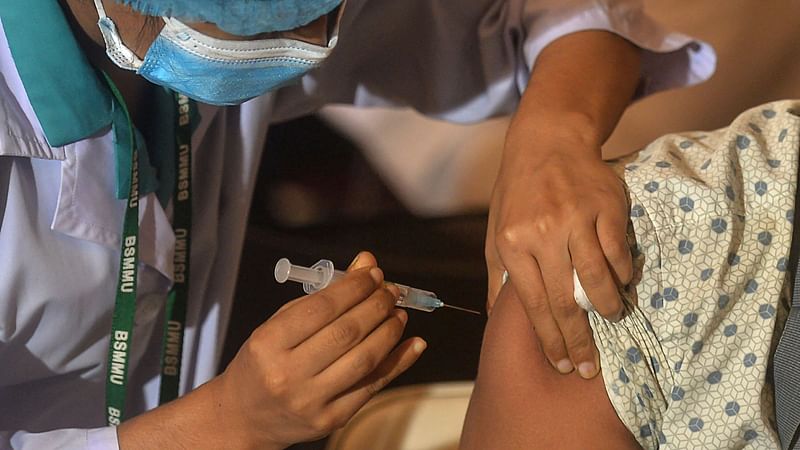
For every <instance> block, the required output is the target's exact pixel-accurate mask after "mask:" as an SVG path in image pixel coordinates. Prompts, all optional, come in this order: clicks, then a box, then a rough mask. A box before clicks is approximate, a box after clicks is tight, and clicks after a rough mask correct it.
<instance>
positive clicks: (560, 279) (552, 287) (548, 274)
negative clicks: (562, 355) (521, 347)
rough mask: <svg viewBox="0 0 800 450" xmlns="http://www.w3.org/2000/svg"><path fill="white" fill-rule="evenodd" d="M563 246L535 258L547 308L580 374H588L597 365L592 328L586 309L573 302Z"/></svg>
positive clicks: (587, 375) (567, 258)
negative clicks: (547, 301) (540, 274)
mask: <svg viewBox="0 0 800 450" xmlns="http://www.w3.org/2000/svg"><path fill="white" fill-rule="evenodd" d="M565 246H566V244H565ZM566 250H567V249H563V250H561V249H558V248H553V249H550V254H549V255H548V256H549V258H548V259H547V260H545V259H544V258H539V259H537V262H538V263H539V266H540V267H541V269H542V279H543V280H544V285H545V289H546V290H547V297H548V298H549V300H550V310H551V311H552V313H553V317H554V318H555V321H556V324H558V328H559V329H560V330H561V334H562V335H563V336H564V344H565V345H566V347H567V353H568V354H569V357H570V360H571V361H572V364H573V365H574V366H575V368H577V369H578V371H579V372H580V374H581V376H582V377H584V378H591V377H593V376H595V375H596V374H597V368H598V367H597V362H596V361H597V356H596V352H595V348H594V340H593V339H592V329H591V327H589V321H588V319H587V317H586V312H585V311H583V310H582V309H581V308H580V307H579V306H578V304H577V303H575V296H574V288H573V284H572V279H573V277H572V261H570V257H569V253H568V252H567V251H566ZM537 335H538V333H537ZM540 337H541V336H540Z"/></svg>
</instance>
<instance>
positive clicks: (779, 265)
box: [461, 101, 800, 450]
mask: <svg viewBox="0 0 800 450" xmlns="http://www.w3.org/2000/svg"><path fill="white" fill-rule="evenodd" d="M794 111H800V101H782V102H776V103H771V104H768V105H764V106H761V107H758V108H754V109H752V110H750V111H747V112H745V113H744V114H742V115H741V116H739V117H738V118H737V119H736V120H735V121H734V122H733V123H732V124H731V125H730V126H729V127H727V128H724V129H721V130H717V131H714V132H709V133H699V132H698V133H686V134H680V135H668V136H665V137H662V138H660V139H658V140H657V141H655V142H654V143H652V144H651V145H650V146H648V147H647V148H646V149H644V150H643V151H642V152H640V153H639V155H638V157H636V160H635V161H633V162H630V163H628V164H624V165H622V164H620V165H619V166H620V167H619V168H620V169H621V170H620V172H621V176H622V177H623V178H624V180H625V183H626V185H627V186H628V189H629V193H630V201H631V208H630V217H631V227H630V228H631V230H630V231H631V232H630V233H629V234H630V236H629V240H630V242H631V243H632V251H633V254H634V256H635V260H636V266H638V274H637V279H636V280H635V281H634V283H633V285H632V286H629V287H628V288H627V291H625V292H622V293H623V298H624V301H625V302H626V306H627V310H628V311H627V314H626V316H625V318H624V319H622V320H621V321H620V322H617V323H611V322H608V321H606V320H604V319H603V318H602V317H601V316H599V315H597V314H596V313H589V314H588V317H587V320H588V321H589V324H590V325H591V327H592V329H593V332H594V338H595V342H596V344H597V346H598V349H599V353H600V365H601V367H602V371H601V376H599V377H595V378H594V379H591V380H584V379H582V378H581V377H580V376H578V375H577V374H574V373H573V374H569V375H560V374H559V373H558V372H557V371H556V370H555V369H553V368H552V367H551V366H550V364H549V363H548V362H547V360H546V358H545V357H544V355H543V353H542V351H541V349H540V347H539V343H538V342H537V341H536V335H535V333H534V332H533V331H532V330H531V329H530V325H529V321H528V319H527V317H526V315H525V313H524V310H523V307H522V305H521V303H520V301H519V299H518V298H517V296H516V294H515V292H514V291H513V289H511V288H510V285H507V286H506V287H505V288H504V289H503V291H502V293H501V295H500V298H499V300H498V302H497V304H496V306H495V308H494V310H493V314H492V316H491V318H490V320H489V323H488V325H487V329H486V333H485V336H484V343H483V349H482V353H481V362H480V368H479V373H478V378H477V381H476V386H475V391H474V393H473V396H472V400H471V403H470V408H469V411H468V413H467V418H466V423H465V426H464V432H463V435H462V442H461V448H462V449H479V450H491V449H502V450H516V449H526V450H527V449H548V450H549V449H581V450H583V449H614V450H620V449H637V448H645V449H655V448H670V449H687V448H702V449H720V448H741V447H745V446H748V447H751V448H770V449H773V448H779V443H778V437H777V434H776V431H775V425H774V421H775V417H774V416H775V413H774V402H773V387H772V381H771V376H772V375H771V366H772V358H771V356H772V354H773V352H774V349H775V346H776V345H777V337H778V336H779V335H780V330H782V327H783V323H784V320H785V316H786V314H787V311H788V307H789V303H790V293H789V289H788V287H789V286H791V284H790V283H791V280H790V279H789V278H791V276H790V274H792V273H793V270H794V269H793V267H790V266H792V264H790V263H789V261H794V259H796V256H795V252H794V251H792V258H789V254H790V244H791V242H792V223H793V221H794V218H795V213H794V209H795V194H796V185H797V184H796V174H797V169H798V167H797V160H798V134H800V117H798V114H797V113H796V112H794ZM795 244H796V243H795Z"/></svg>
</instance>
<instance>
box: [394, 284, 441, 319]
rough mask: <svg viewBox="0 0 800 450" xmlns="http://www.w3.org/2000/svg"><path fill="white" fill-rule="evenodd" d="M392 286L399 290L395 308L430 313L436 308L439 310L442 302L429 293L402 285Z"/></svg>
mask: <svg viewBox="0 0 800 450" xmlns="http://www.w3.org/2000/svg"><path fill="white" fill-rule="evenodd" d="M393 284H394V285H395V286H397V288H398V289H399V290H400V298H399V299H398V300H397V303H395V305H396V306H402V307H403V308H411V309H417V310H420V311H425V312H431V311H433V310H434V309H436V308H441V307H442V305H443V303H442V301H441V300H439V299H438V298H436V294H434V293H433V292H431V291H425V290H422V289H417V288H412V287H409V286H406V285H403V284H397V283H393Z"/></svg>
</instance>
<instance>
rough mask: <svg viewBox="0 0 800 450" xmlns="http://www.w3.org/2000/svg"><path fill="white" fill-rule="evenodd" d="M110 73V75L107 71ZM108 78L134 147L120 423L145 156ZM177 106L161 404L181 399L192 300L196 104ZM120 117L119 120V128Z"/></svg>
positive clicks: (114, 353) (114, 383)
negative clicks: (170, 273)
mask: <svg viewBox="0 0 800 450" xmlns="http://www.w3.org/2000/svg"><path fill="white" fill-rule="evenodd" d="M104 75H105V74H104ZM106 81H107V82H108V85H109V87H110V88H111V91H112V93H113V94H114V97H115V99H116V105H115V106H119V107H120V108H121V110H122V112H124V116H125V120H126V121H127V126H128V130H129V134H128V136H129V139H130V144H131V148H132V149H133V151H132V152H131V181H130V196H129V197H128V201H127V204H126V209H125V219H124V222H123V226H122V249H121V255H120V269H119V279H118V281H117V293H116V303H115V306H114V316H113V320H112V324H111V339H110V342H109V350H108V366H107V370H106V422H107V423H108V425H112V426H116V425H119V424H120V423H121V422H122V420H123V419H124V418H125V396H126V392H127V382H128V364H129V360H130V355H131V352H130V350H131V344H132V342H133V326H134V318H135V316H136V283H137V279H138V272H139V270H138V267H139V247H138V240H139V159H138V154H137V150H136V142H135V134H134V130H133V122H132V121H131V118H130V114H129V112H128V110H127V108H126V106H125V102H124V101H123V99H122V95H121V94H120V93H119V91H118V90H117V88H116V86H115V85H114V83H113V82H111V80H110V79H109V78H108V76H106ZM175 104H176V109H177V114H176V123H175V166H176V168H177V182H176V183H175V194H174V197H173V212H174V214H173V224H172V228H173V231H174V233H175V256H174V260H173V263H174V283H173V287H172V289H171V290H170V292H169V294H168V296H167V305H166V317H165V324H164V338H163V341H162V356H161V393H160V396H159V403H162V404H163V403H166V402H168V401H170V400H173V399H175V398H177V397H178V386H179V384H180V373H181V356H182V353H183V351H182V350H183V335H184V327H185V321H186V304H187V300H188V297H189V295H188V294H189V255H190V249H191V246H190V243H191V241H190V237H191V233H190V231H191V222H192V195H191V172H192V170H191V167H192V157H191V155H192V147H191V137H192V130H191V123H190V122H191V120H190V118H191V116H192V110H193V108H195V104H194V103H193V102H192V101H191V100H189V98H187V97H186V96H185V95H182V94H175ZM116 125H117V121H115V126H116Z"/></svg>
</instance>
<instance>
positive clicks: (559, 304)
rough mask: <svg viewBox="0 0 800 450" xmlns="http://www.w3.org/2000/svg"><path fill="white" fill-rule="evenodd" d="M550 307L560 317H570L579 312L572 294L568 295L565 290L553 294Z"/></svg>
mask: <svg viewBox="0 0 800 450" xmlns="http://www.w3.org/2000/svg"><path fill="white" fill-rule="evenodd" d="M551 300H552V301H551V303H550V308H551V309H552V311H553V315H554V316H556V317H558V318H562V319H563V318H568V317H571V316H573V315H574V314H576V313H577V312H578V305H577V304H576V303H575V299H574V298H573V296H572V294H569V295H567V294H566V293H565V292H558V293H555V294H554V295H553V296H551Z"/></svg>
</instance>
